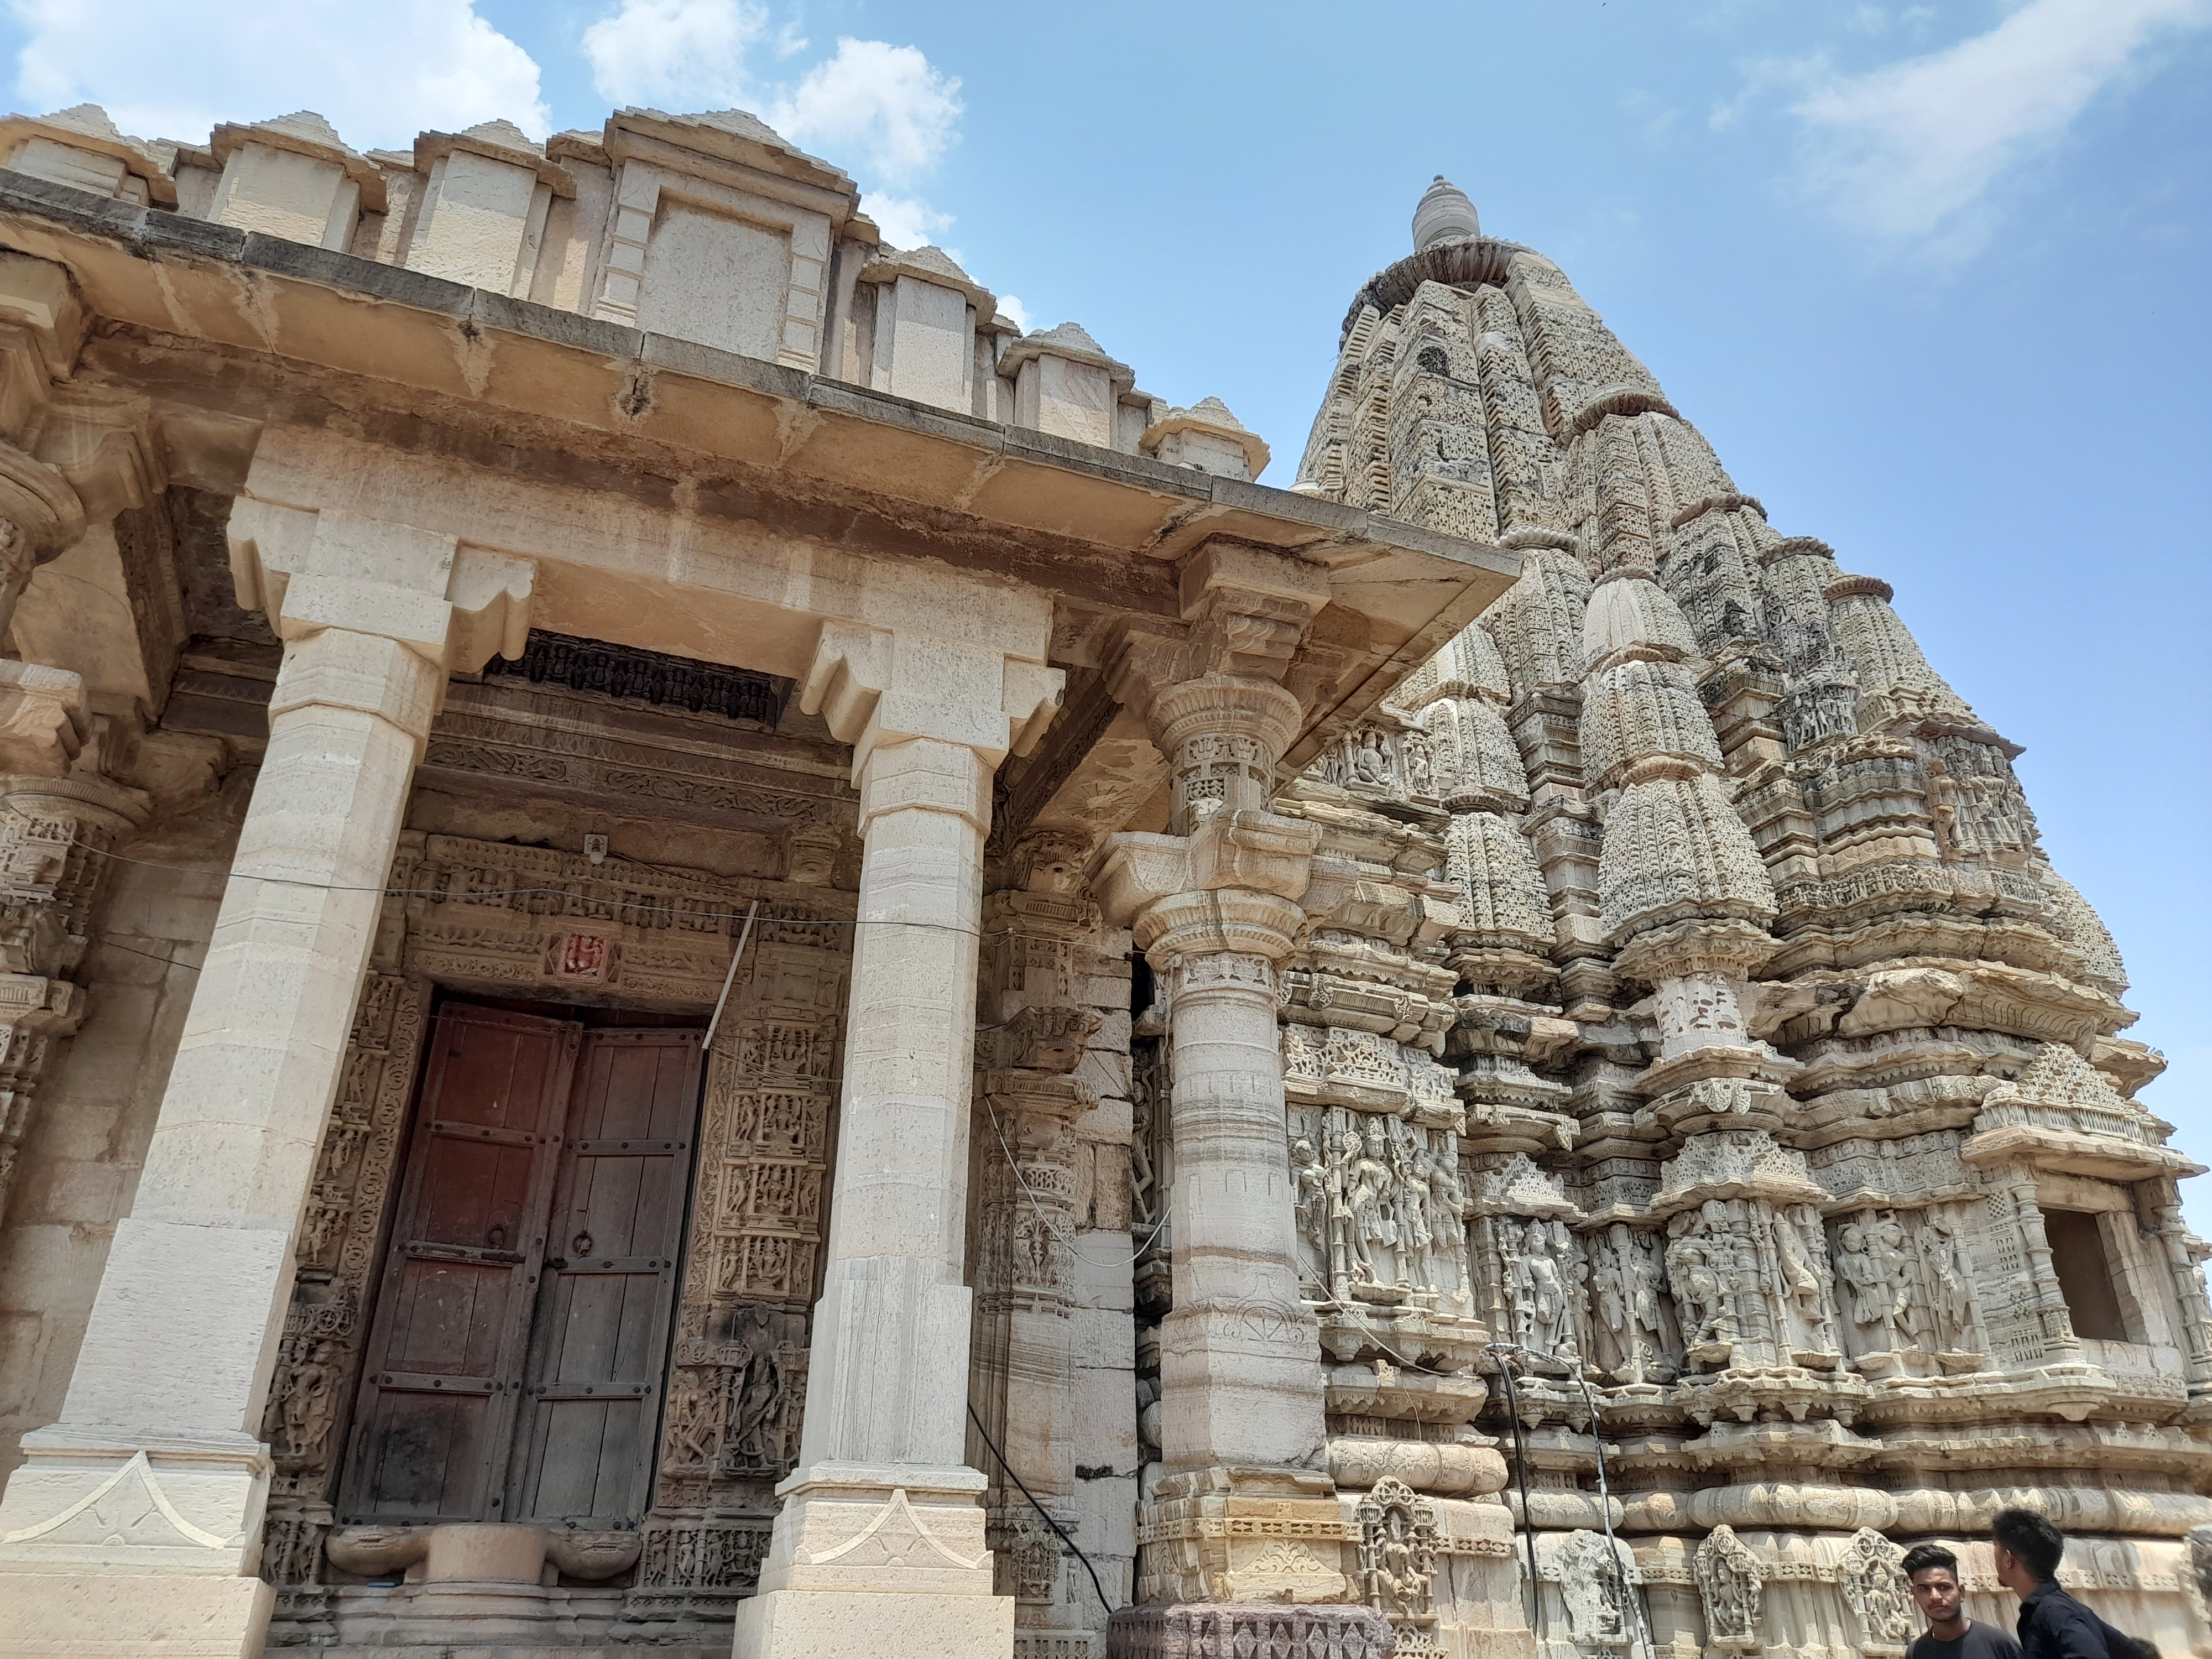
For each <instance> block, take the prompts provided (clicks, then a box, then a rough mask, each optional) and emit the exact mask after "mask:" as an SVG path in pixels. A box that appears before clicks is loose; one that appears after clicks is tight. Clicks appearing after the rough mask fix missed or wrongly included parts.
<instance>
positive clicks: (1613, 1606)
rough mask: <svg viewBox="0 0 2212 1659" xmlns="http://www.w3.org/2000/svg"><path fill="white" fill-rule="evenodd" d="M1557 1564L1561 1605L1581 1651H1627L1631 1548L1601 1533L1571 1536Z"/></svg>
mask: <svg viewBox="0 0 2212 1659" xmlns="http://www.w3.org/2000/svg"><path fill="white" fill-rule="evenodd" d="M1557 1559H1558V1565H1559V1600H1560V1601H1562V1602H1563V1603H1564V1604H1565V1607H1566V1610H1567V1625H1568V1628H1569V1630H1570V1631H1571V1633H1572V1636H1573V1639H1574V1644H1575V1649H1576V1651H1577V1653H1582V1654H1589V1655H1598V1654H1617V1653H1621V1652H1623V1651H1625V1650H1628V1649H1629V1647H1630V1645H1631V1644H1630V1639H1629V1632H1630V1625H1631V1620H1632V1617H1633V1613H1632V1608H1631V1606H1630V1598H1631V1597H1632V1595H1634V1594H1635V1591H1634V1589H1633V1588H1632V1585H1633V1583H1634V1577H1633V1570H1634V1562H1635V1558H1634V1556H1633V1555H1632V1554H1631V1553H1630V1552H1629V1549H1628V1547H1627V1546H1626V1545H1625V1544H1623V1543H1620V1542H1619V1541H1611V1542H1608V1541H1607V1539H1606V1537H1605V1535H1604V1534H1602V1533H1596V1532H1591V1531H1588V1530H1583V1531H1577V1532H1571V1533H1569V1534H1567V1535H1566V1537H1565V1539H1564V1540H1562V1541H1560V1544H1559V1554H1558V1558H1557Z"/></svg>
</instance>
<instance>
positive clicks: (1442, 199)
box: [1413, 173, 1482, 253]
mask: <svg viewBox="0 0 2212 1659" xmlns="http://www.w3.org/2000/svg"><path fill="white" fill-rule="evenodd" d="M1481 234H1482V221H1481V220H1480V218H1479V217H1477V216H1476V214H1475V211H1474V203H1473V202H1471V201H1469V200H1468V195H1467V192H1466V191H1463V190H1462V189H1461V188H1460V187H1459V186H1458V185H1455V184H1454V183H1452V182H1451V180H1450V179H1447V178H1445V177H1444V176H1443V173H1438V174H1437V177H1436V182H1435V183H1434V184H1432V185H1430V186H1429V187H1428V189H1426V190H1425V191H1422V192H1421V199H1420V201H1419V204H1417V205H1416V206H1415V207H1414V209H1413V252H1416V253H1425V252H1428V250H1429V249H1431V248H1432V247H1439V246H1443V244H1444V243H1446V242H1464V241H1469V240H1473V239H1474V238H1475V237H1477V236H1480V235H1481Z"/></svg>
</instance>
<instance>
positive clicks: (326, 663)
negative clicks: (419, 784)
mask: <svg viewBox="0 0 2212 1659" xmlns="http://www.w3.org/2000/svg"><path fill="white" fill-rule="evenodd" d="M229 536H230V569H231V576H232V579H233V580H234V581H235V582H236V583H237V586H238V602H239V604H240V605H243V606H245V607H246V608H247V609H249V610H258V611H265V612H267V613H268V617H269V622H270V627H272V628H273V629H276V633H277V635H279V636H280V637H281V638H283V641H284V643H285V653H284V657H285V662H284V670H283V673H282V674H280V676H279V677H278V679H277V683H276V697H275V699H274V700H273V701H272V702H271V703H270V719H271V720H275V719H276V718H277V717H278V716H279V715H281V714H283V713H285V712H287V711H288V710H289V709H291V708H300V707H303V706H306V705H308V704H315V703H319V704H325V705H327V706H330V707H334V708H351V709H357V710H359V711H361V712H363V713H366V714H373V715H375V716H377V717H378V718H380V719H382V720H386V721H387V722H388V723H390V724H392V725H395V726H399V727H401V728H402V729H403V730H410V731H412V730H414V729H415V728H416V726H420V727H421V728H422V730H423V731H427V730H428V725H429V721H430V719H431V718H432V717H433V716H434V715H435V714H436V712H437V706H438V703H439V702H440V701H441V699H442V698H443V696H444V694H445V684H446V678H447V675H449V674H451V673H453V671H456V670H469V671H473V670H476V669H479V668H481V667H483V665H484V664H485V663H486V662H487V661H488V660H489V659H491V658H492V657H493V656H494V655H499V656H505V657H519V656H520V655H521V654H522V648H523V644H524V641H526V639H527V638H528V636H529V633H530V604H531V598H532V589H533V587H534V586H535V582H536V577H537V567H536V566H535V565H533V564H532V562H530V561H529V560H527V559H519V558H515V557H513V556H510V555H507V554H504V553H495V552H492V551H489V550H487V549H483V548H477V547H465V546H463V545H461V544H460V543H459V541H458V540H457V538H454V537H452V536H447V535H441V534H439V533H437V532H432V531H427V530H418V529H416V527H415V526H412V525H405V524H397V523H393V522H391V521H389V520H380V519H366V518H361V517H357V516H356V515H354V514H351V513H342V512H339V511H337V509H335V508H329V507H325V508H322V509H319V510H317V509H310V508H304V507H284V506H279V505H276V504H275V503H272V502H269V501H259V500H257V499H255V498H254V497H252V496H240V498H239V500H238V501H237V502H236V504H235V505H234V507H232V508H231V516H230V531H229ZM372 642H373V643H372ZM393 647H397V648H398V650H400V651H404V652H405V653H408V654H409V655H410V656H413V657H415V658H417V659H420V663H421V666H420V667H410V665H406V664H404V663H401V662H400V661H399V660H398V659H397V658H396V657H395V656H394V655H393ZM420 742H421V735H420V732H417V733H416V743H417V745H418V748H419V745H420Z"/></svg>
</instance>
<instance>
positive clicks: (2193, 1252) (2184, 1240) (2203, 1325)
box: [2137, 1176, 2212, 1409]
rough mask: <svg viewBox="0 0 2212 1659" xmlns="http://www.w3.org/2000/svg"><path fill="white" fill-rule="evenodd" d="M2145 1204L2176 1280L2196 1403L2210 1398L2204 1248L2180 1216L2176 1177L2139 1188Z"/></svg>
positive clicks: (2211, 1305)
mask: <svg viewBox="0 0 2212 1659" xmlns="http://www.w3.org/2000/svg"><path fill="white" fill-rule="evenodd" d="M2137 1190H2138V1191H2139V1192H2141V1193H2142V1200H2139V1202H2140V1203H2141V1207H2142V1208H2144V1209H2146V1210H2148V1212H2150V1215H2151V1218H2152V1221H2153V1225H2154V1228H2155V1231H2156V1232H2157V1235H2158V1243H2159V1249H2160V1253H2161V1254H2162V1255H2164V1256H2165V1257H2166V1272H2167V1273H2169V1274H2170V1275H2171V1276H2172V1283H2173V1301H2174V1306H2175V1308H2176V1310H2178V1311H2179V1314H2180V1316H2181V1334H2182V1364H2183V1367H2184V1370H2185V1375H2186V1376H2188V1378H2189V1399H2190V1403H2191V1406H2192V1407H2197V1408H2198V1409H2203V1405H2202V1402H2203V1401H2205V1400H2206V1399H2207V1398H2208V1397H2212V1298H2208V1297H2206V1295H2205V1290H2204V1262H2203V1255H2204V1246H2203V1242H2202V1241H2201V1240H2199V1239H2198V1238H2197V1237H2196V1236H2195V1235H2194V1234H2192V1233H2191V1231H2189V1225H2188V1223H2187V1222H2186V1221H2185V1220H2184V1219H2183V1218H2182V1213H2181V1189H2180V1183H2179V1182H2176V1181H2175V1180H2174V1179H2173V1178H2172V1176H2167V1177H2166V1179H2164V1180H2160V1181H2154V1182H2149V1183H2148V1185H2147V1186H2146V1187H2144V1188H2138V1189H2137Z"/></svg>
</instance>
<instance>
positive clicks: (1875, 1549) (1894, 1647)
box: [1837, 1527, 1917, 1659]
mask: <svg viewBox="0 0 2212 1659" xmlns="http://www.w3.org/2000/svg"><path fill="white" fill-rule="evenodd" d="M1904 1561H1905V1552H1904V1550H1903V1549H1902V1548H1900V1547H1899V1546H1897V1545H1895V1544H1893V1543H1891V1542H1890V1541H1889V1540H1888V1539H1887V1538H1885V1537H1883V1536H1882V1535H1881V1534H1880V1533H1878V1532H1876V1531H1875V1530H1874V1528H1871V1527H1861V1528H1859V1529H1858V1530H1857V1532H1855V1533H1853V1534H1851V1540H1850V1543H1849V1544H1848V1545H1847V1546H1845V1547H1844V1554H1843V1559H1842V1560H1841V1561H1840V1562H1838V1567H1837V1573H1838V1582H1839V1583H1841V1584H1842V1585H1843V1589H1844V1600H1845V1601H1848V1602H1849V1603H1850V1607H1851V1611H1852V1612H1853V1613H1857V1615H1858V1620H1859V1631H1860V1651H1861V1652H1863V1653H1864V1654H1866V1655H1867V1656H1868V1659H1894V1656H1896V1655H1899V1654H1901V1653H1903V1652H1904V1651H1905V1644H1906V1643H1908V1642H1910V1641H1911V1639H1912V1636H1913V1632H1914V1630H1915V1628H1916V1623H1917V1621H1916V1620H1914V1618H1913V1607H1912V1596H1911V1592H1910V1591H1909V1590H1908V1589H1907V1588H1906V1586H1905V1575H1904V1573H1903V1571H1901V1570H1900V1569H1901V1568H1902V1566H1903V1565H1904Z"/></svg>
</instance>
